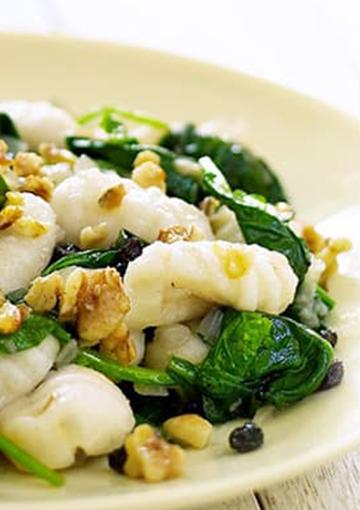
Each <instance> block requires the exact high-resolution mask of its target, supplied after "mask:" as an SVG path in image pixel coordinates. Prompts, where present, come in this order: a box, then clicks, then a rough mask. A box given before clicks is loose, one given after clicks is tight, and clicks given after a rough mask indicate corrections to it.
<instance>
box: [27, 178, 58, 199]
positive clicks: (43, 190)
mask: <svg viewBox="0 0 360 510" xmlns="http://www.w3.org/2000/svg"><path fill="white" fill-rule="evenodd" d="M53 190H54V184H53V183H52V182H51V181H50V179H48V178H47V177H43V176H41V175H28V176H27V177H26V178H25V181H24V182H23V184H21V186H20V191H27V192H28V193H33V194H34V195H38V196H39V197H41V198H43V199H44V200H46V201H47V202H50V200H51V196H52V192H53Z"/></svg>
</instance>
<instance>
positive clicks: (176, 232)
mask: <svg viewBox="0 0 360 510" xmlns="http://www.w3.org/2000/svg"><path fill="white" fill-rule="evenodd" d="M192 234H193V227H189V228H188V227H182V226H181V225H173V226H172V227H164V228H161V229H160V232H159V235H158V241H161V242H162V243H167V244H172V243H176V242H177V241H191V240H192V239H191V237H192Z"/></svg>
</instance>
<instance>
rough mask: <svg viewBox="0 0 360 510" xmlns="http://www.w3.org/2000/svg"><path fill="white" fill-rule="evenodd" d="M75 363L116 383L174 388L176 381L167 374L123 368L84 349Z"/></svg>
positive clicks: (113, 361) (157, 371) (142, 368)
mask: <svg viewBox="0 0 360 510" xmlns="http://www.w3.org/2000/svg"><path fill="white" fill-rule="evenodd" d="M74 363H77V364H78V365H82V366H84V367H88V368H92V369H94V370H97V371H98V372H101V373H103V374H104V375H106V376H107V377H109V379H112V380H113V381H114V382H120V381H128V382H133V383H137V384H151V385H154V386H174V385H175V382H174V380H173V379H172V378H171V377H170V375H168V374H167V373H166V372H162V371H160V370H153V369H151V368H145V367H139V366H123V365H120V363H118V362H117V361H115V360H113V359H110V358H108V357H106V356H104V355H103V354H99V353H98V352H96V351H92V350H86V349H82V350H80V351H79V353H78V355H77V356H76V358H75V361H74Z"/></svg>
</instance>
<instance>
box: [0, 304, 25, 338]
mask: <svg viewBox="0 0 360 510" xmlns="http://www.w3.org/2000/svg"><path fill="white" fill-rule="evenodd" d="M22 319H23V317H22V313H21V311H20V310H19V308H18V307H17V306H16V305H13V304H12V303H10V301H5V303H3V304H2V306H1V307H0V333H1V334H2V335H9V334H10V333H14V332H15V331H17V330H18V329H19V328H20V326H21V323H22Z"/></svg>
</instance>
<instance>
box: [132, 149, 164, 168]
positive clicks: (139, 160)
mask: <svg viewBox="0 0 360 510" xmlns="http://www.w3.org/2000/svg"><path fill="white" fill-rule="evenodd" d="M147 161H152V162H153V163H155V164H156V165H160V161H161V160H160V156H159V155H158V154H156V152H153V151H150V150H145V151H141V152H139V154H138V155H137V156H136V158H135V160H134V167H137V166H140V165H142V164H143V163H145V162H147Z"/></svg>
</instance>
